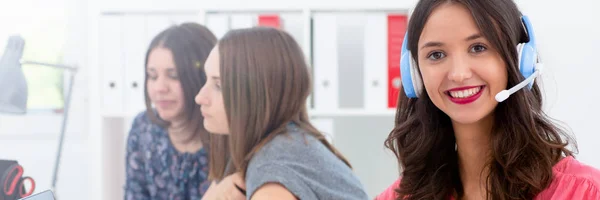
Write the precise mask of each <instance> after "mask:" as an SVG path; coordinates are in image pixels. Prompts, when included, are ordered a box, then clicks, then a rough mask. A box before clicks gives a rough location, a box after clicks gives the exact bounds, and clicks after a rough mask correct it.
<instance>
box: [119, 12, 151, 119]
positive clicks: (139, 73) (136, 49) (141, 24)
mask: <svg viewBox="0 0 600 200" xmlns="http://www.w3.org/2000/svg"><path fill="white" fill-rule="evenodd" d="M123 33H124V40H123V42H124V47H125V48H124V49H123V51H125V69H124V74H125V85H124V88H125V111H126V112H127V113H128V114H131V115H135V113H139V112H141V111H143V110H145V109H146V106H145V100H144V74H145V73H146V72H145V59H146V50H147V49H148V47H149V46H150V39H147V38H146V37H145V36H146V18H145V17H144V16H143V15H126V16H125V17H124V30H123Z"/></svg>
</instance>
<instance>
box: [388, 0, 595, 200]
mask: <svg viewBox="0 0 600 200" xmlns="http://www.w3.org/2000/svg"><path fill="white" fill-rule="evenodd" d="M532 27H533V26H532V25H531V23H530V22H529V20H528V18H527V17H526V16H523V15H522V14H521V13H520V11H519V10H518V8H517V6H516V5H515V3H514V2H513V1H512V0H442V1H440V0H421V1H419V2H418V4H417V6H416V8H415V9H414V11H413V13H412V16H411V18H410V22H409V25H408V32H407V36H406V37H407V38H405V43H404V44H403V45H405V47H404V48H403V58H402V64H401V65H402V66H401V68H402V69H403V71H402V79H403V80H402V82H403V88H402V92H401V93H400V95H399V99H398V107H397V112H396V120H395V123H396V125H395V128H394V129H393V130H392V132H391V133H390V135H389V137H388V139H387V141H386V143H385V144H386V146H387V147H388V148H389V149H391V150H392V151H393V152H394V153H395V155H396V157H397V158H398V163H399V165H400V166H401V175H400V179H398V181H397V182H396V183H394V184H393V185H392V186H390V187H389V188H388V189H387V190H386V191H385V192H383V193H382V194H380V195H379V196H378V198H377V199H410V200H413V199H493V200H496V199H498V200H500V199H540V200H546V199H553V200H556V199H558V200H563V199H564V200H566V199H600V172H599V171H598V170H597V169H594V168H592V167H590V166H587V165H585V164H583V163H580V162H578V161H577V160H575V159H574V157H573V155H572V154H573V153H572V151H571V150H569V149H568V146H569V144H570V137H569V136H568V135H567V134H566V131H564V130H563V129H561V128H560V127H559V126H558V125H557V124H556V123H554V122H553V121H552V120H551V118H550V117H548V116H547V115H546V114H545V113H544V112H543V110H542V94H541V92H540V89H539V87H538V85H537V82H532V81H533V80H534V78H535V77H537V76H539V73H540V72H541V67H542V66H541V65H540V64H537V62H538V61H539V57H538V56H537V52H536V46H535V35H534V33H533V28H532ZM515 85H516V87H514V86H515ZM513 87H514V89H510V90H508V91H506V88H513ZM523 87H524V89H521V90H519V89H520V88H523Z"/></svg>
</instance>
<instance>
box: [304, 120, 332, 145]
mask: <svg viewBox="0 0 600 200" xmlns="http://www.w3.org/2000/svg"><path fill="white" fill-rule="evenodd" d="M310 123H311V124H312V125H313V126H314V127H315V128H316V129H317V130H318V131H319V132H321V134H323V135H324V136H325V138H326V139H327V141H328V142H329V143H332V144H333V140H334V139H335V129H334V122H333V119H332V118H311V119H310Z"/></svg>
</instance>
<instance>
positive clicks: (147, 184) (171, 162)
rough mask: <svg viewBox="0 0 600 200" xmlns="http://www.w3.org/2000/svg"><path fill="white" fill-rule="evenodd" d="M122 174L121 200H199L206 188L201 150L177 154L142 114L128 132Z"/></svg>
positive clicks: (205, 162) (205, 159) (205, 161)
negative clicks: (124, 178) (124, 164)
mask: <svg viewBox="0 0 600 200" xmlns="http://www.w3.org/2000/svg"><path fill="white" fill-rule="evenodd" d="M126 174H127V175H126V183H125V200H163V199H164V200H167V199H168V200H200V199H201V198H202V195H204V192H206V190H207V189H208V186H210V182H209V181H208V180H207V178H208V155H207V152H206V151H205V150H204V148H202V149H200V150H199V151H198V152H196V153H180V152H179V151H177V150H176V149H175V147H174V146H173V144H171V141H170V139H169V136H168V135H167V131H166V130H165V129H164V128H162V127H160V126H158V125H156V124H154V123H152V121H150V119H149V118H148V117H147V116H146V112H142V113H140V114H138V116H137V117H136V118H135V120H134V122H133V125H132V127H131V131H130V132H129V136H128V139H127V156H126Z"/></svg>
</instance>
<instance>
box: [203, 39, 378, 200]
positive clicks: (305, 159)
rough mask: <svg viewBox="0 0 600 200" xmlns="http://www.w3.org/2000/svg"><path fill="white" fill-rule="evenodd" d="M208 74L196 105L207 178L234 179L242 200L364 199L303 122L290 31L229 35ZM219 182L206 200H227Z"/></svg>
mask: <svg viewBox="0 0 600 200" xmlns="http://www.w3.org/2000/svg"><path fill="white" fill-rule="evenodd" d="M205 71H206V75H207V78H208V79H207V82H206V85H205V86H204V87H202V90H200V92H199V93H198V95H197V96H196V102H197V103H198V104H200V105H201V110H202V114H203V116H204V126H205V127H206V129H207V130H208V131H209V132H210V133H212V134H211V148H210V152H209V155H210V161H209V164H210V169H209V171H210V173H209V178H211V179H212V180H219V181H220V180H225V177H230V176H237V177H238V178H237V180H238V184H239V185H238V186H240V187H241V189H244V187H245V190H246V191H245V192H246V193H245V196H246V197H245V198H247V199H259V200H260V199H296V198H299V199H345V200H352V199H367V198H368V197H367V195H366V193H365V190H364V188H363V186H362V184H361V183H360V181H359V180H358V178H357V177H356V176H355V174H354V173H353V171H352V169H351V166H350V163H349V162H348V161H347V160H346V159H345V158H344V156H342V154H341V153H340V152H338V151H337V150H336V149H335V148H334V147H333V146H332V145H331V144H330V143H329V142H328V141H327V140H326V139H325V137H324V136H323V135H322V134H321V133H320V132H319V131H318V130H317V129H315V127H314V126H313V125H311V123H310V121H309V119H308V115H307V112H306V101H307V97H308V95H309V93H310V88H311V84H310V83H311V80H310V74H309V69H308V67H307V65H306V62H305V58H304V56H303V53H302V51H301V49H300V47H299V45H298V44H297V43H296V41H295V40H294V39H293V38H292V37H291V36H290V35H289V34H288V33H286V32H284V31H281V30H278V29H275V28H267V27H254V28H249V29H238V30H232V31H230V32H228V33H227V34H226V35H225V36H224V37H223V38H222V39H221V40H220V41H219V42H218V43H217V46H216V47H215V48H214V49H213V51H212V52H211V53H210V55H209V56H208V58H207V61H206V65H205ZM232 182H233V183H236V181H232ZM239 182H241V183H239ZM223 184H228V185H226V186H231V185H232V184H231V182H227V181H223V182H220V183H218V184H217V183H216V182H214V183H213V185H211V187H210V188H209V190H208V191H207V193H206V196H205V197H204V199H213V198H212V197H216V196H218V197H222V196H223V195H228V196H230V197H231V195H233V193H231V192H223V193H219V192H218V191H222V190H219V189H218V187H219V185H223ZM215 191H217V192H215ZM240 196H241V195H238V198H239V197H240ZM226 199H227V198H226Z"/></svg>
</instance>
